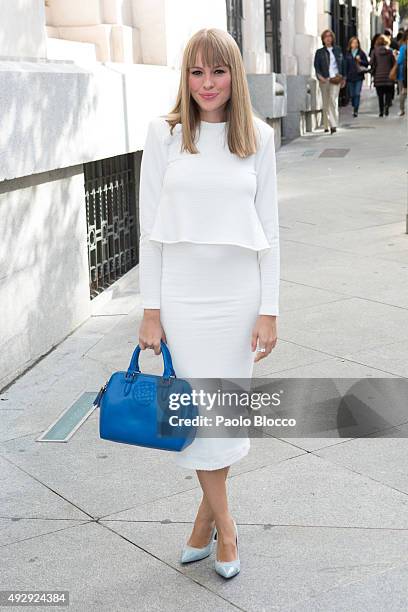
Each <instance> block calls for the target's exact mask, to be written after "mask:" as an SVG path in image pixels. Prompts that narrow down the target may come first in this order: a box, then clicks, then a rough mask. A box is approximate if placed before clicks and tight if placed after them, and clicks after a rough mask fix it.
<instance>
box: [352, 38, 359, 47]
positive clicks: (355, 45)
mask: <svg viewBox="0 0 408 612" xmlns="http://www.w3.org/2000/svg"><path fill="white" fill-rule="evenodd" d="M351 48H352V49H358V42H357V41H356V40H352V41H351Z"/></svg>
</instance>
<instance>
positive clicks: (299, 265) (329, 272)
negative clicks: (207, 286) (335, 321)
mask: <svg viewBox="0 0 408 612" xmlns="http://www.w3.org/2000/svg"><path fill="white" fill-rule="evenodd" d="M284 248H285V251H286V254H284V258H283V270H282V276H283V277H284V278H288V279H290V280H291V281H292V282H298V283H301V284H307V285H309V286H311V287H318V288H320V289H326V290H328V291H337V292H339V293H342V294H343V296H344V297H345V296H350V297H359V298H366V299H369V300H373V301H376V302H384V303H386V304H390V305H394V306H397V307H399V308H405V309H408V289H407V288H406V286H405V284H403V280H404V279H405V278H406V275H407V274H406V266H404V264H403V263H399V262H397V261H391V260H385V259H375V260H373V259H372V258H364V257H356V256H355V255H354V254H353V253H344V252H339V251H335V250H333V249H329V248H323V247H319V246H315V245H309V244H302V245H301V248H300V246H299V244H297V243H296V242H290V241H287V242H286V243H285V247H284ZM300 253H301V257H299V255H300ZM405 315H406V316H407V313H405ZM407 327H408V326H407Z"/></svg>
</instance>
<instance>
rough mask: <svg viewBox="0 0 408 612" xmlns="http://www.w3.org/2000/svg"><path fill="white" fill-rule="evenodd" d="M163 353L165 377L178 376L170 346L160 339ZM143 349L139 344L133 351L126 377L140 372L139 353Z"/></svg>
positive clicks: (131, 376)
mask: <svg viewBox="0 0 408 612" xmlns="http://www.w3.org/2000/svg"><path fill="white" fill-rule="evenodd" d="M160 346H161V353H162V356H163V361H164V370H163V378H164V379H166V380H168V379H169V378H171V377H174V378H176V373H175V371H174V368H173V362H172V360H171V355H170V351H169V349H168V346H167V344H166V343H165V342H163V340H160ZM141 350H142V349H141V348H140V346H139V345H137V347H136V348H135V350H134V351H133V355H132V359H131V360H130V364H129V367H128V370H127V372H126V375H125V378H129V377H130V378H133V376H135V375H136V374H140V367H139V355H140V351H141Z"/></svg>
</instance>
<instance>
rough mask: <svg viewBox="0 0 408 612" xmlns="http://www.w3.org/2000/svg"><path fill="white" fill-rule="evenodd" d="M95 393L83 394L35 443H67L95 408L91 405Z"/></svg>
mask: <svg viewBox="0 0 408 612" xmlns="http://www.w3.org/2000/svg"><path fill="white" fill-rule="evenodd" d="M96 395H97V391H95V392H88V391H87V392H85V393H82V395H81V396H80V397H79V398H78V399H77V400H76V401H75V402H74V403H73V404H72V405H71V406H69V407H68V408H67V409H66V410H64V412H63V413H62V414H61V415H60V416H59V417H58V418H57V420H56V421H54V422H53V423H52V424H51V425H50V426H49V428H48V429H47V430H46V431H45V432H44V433H43V434H41V436H40V437H39V438H37V439H36V442H68V440H69V439H70V438H71V437H72V436H73V435H74V433H75V432H76V431H77V429H79V427H80V426H81V425H82V423H84V422H85V421H86V419H87V418H88V417H89V415H90V414H92V412H93V411H94V410H95V408H96V406H94V405H93V404H92V402H93V401H94V399H95V397H96Z"/></svg>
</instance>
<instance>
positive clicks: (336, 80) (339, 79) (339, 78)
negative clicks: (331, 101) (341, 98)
mask: <svg viewBox="0 0 408 612" xmlns="http://www.w3.org/2000/svg"><path fill="white" fill-rule="evenodd" d="M343 79H344V77H343V75H342V74H336V76H334V77H330V79H329V81H330V83H333V84H334V85H340V83H341V82H342V81H343Z"/></svg>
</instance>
